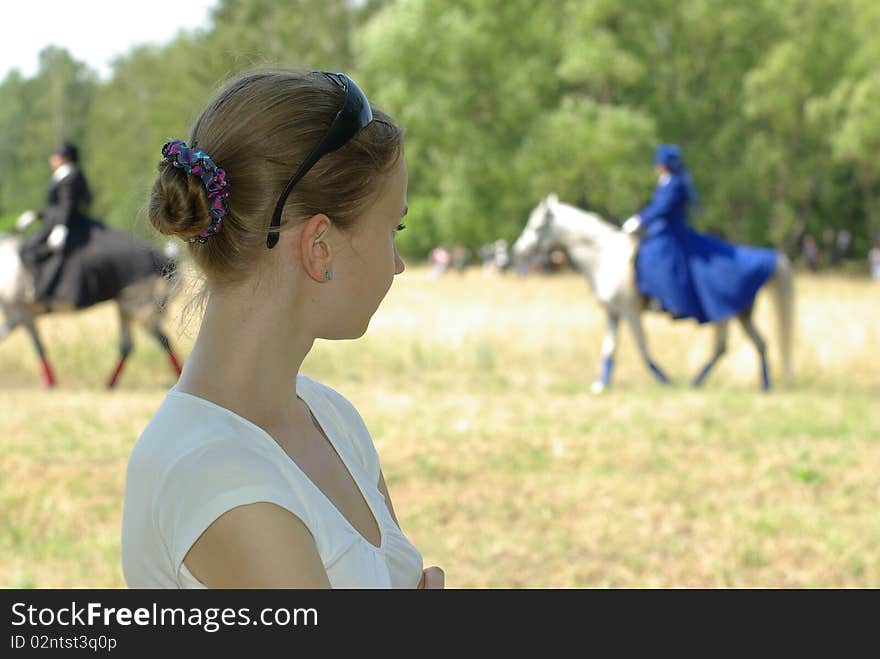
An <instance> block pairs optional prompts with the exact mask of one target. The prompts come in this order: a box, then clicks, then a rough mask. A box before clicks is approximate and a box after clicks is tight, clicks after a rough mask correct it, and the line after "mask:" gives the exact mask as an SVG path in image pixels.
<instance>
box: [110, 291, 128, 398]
mask: <svg viewBox="0 0 880 659" xmlns="http://www.w3.org/2000/svg"><path fill="white" fill-rule="evenodd" d="M117 309H118V310H119V363H118V364H116V368H115V369H114V371H113V374H112V375H111V376H110V379H109V380H107V388H108V389H112V388H113V387H115V386H116V381H117V380H118V379H119V374H120V373H122V367H123V366H124V365H125V360H126V359H127V358H128V355H129V354H130V353H131V350H132V348H133V347H134V341H133V340H132V337H131V316H130V315H129V313H128V311H126V309H125V308H124V307H123V306H122V305H121V304H118V305H117Z"/></svg>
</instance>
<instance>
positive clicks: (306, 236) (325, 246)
mask: <svg viewBox="0 0 880 659" xmlns="http://www.w3.org/2000/svg"><path fill="white" fill-rule="evenodd" d="M332 228H333V223H332V222H331V221H330V218H329V217H327V216H326V215H324V214H323V213H318V214H316V215H312V216H311V217H310V218H309V219H308V220H306V221H305V222H304V223H303V225H302V232H301V233H300V236H299V252H300V259H301V260H302V264H303V268H305V271H306V272H307V273H308V275H309V277H311V278H312V279H314V280H315V281H317V282H323V281H325V280H326V277H325V273H326V272H328V271H329V270H330V262H331V260H332V258H333V250H332V249H331V247H330V230H331V229H332Z"/></svg>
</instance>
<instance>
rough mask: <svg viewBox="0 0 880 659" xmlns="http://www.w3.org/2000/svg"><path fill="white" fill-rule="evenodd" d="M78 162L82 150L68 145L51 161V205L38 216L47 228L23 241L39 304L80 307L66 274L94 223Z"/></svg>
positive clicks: (87, 191)
mask: <svg viewBox="0 0 880 659" xmlns="http://www.w3.org/2000/svg"><path fill="white" fill-rule="evenodd" d="M78 162H79V152H78V149H77V148H76V146H75V145H73V144H70V143H68V142H63V143H62V144H61V145H59V147H58V148H57V149H56V150H55V152H54V153H53V154H52V156H51V157H50V158H49V164H50V165H51V167H52V170H53V173H52V181H51V183H50V185H49V193H48V205H47V206H46V208H45V209H44V210H43V211H42V212H40V213H39V214H38V217H39V219H40V220H42V223H43V226H42V227H41V228H40V229H39V230H38V231H37V232H36V233H34V234H32V235H30V236H28V237H27V238H25V240H24V241H23V242H22V246H21V258H22V261H23V262H24V264H25V266H26V267H27V268H28V269H29V270H30V271H31V273H32V274H33V276H34V297H35V300H36V301H38V302H55V303H60V304H66V305H76V297H77V291H76V288H77V286H76V283H75V282H70V283H69V284H65V283H64V277H63V271H64V267H65V265H66V263H67V262H68V261H69V260H70V257H71V255H72V254H73V253H75V252H76V251H77V250H78V249H79V248H80V247H82V246H83V245H85V244H86V243H87V242H88V239H89V232H90V229H91V224H92V223H93V220H90V219H89V217H88V215H86V212H87V209H88V206H89V204H90V203H91V201H92V194H91V192H90V190H89V185H88V183H87V181H86V178H85V176H84V175H83V173H82V170H80V168H79V166H78Z"/></svg>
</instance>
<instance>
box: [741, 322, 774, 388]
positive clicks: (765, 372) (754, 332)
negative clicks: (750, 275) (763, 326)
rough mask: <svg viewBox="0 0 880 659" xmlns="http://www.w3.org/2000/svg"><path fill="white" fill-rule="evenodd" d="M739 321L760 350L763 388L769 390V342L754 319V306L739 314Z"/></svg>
mask: <svg viewBox="0 0 880 659" xmlns="http://www.w3.org/2000/svg"><path fill="white" fill-rule="evenodd" d="M739 322H740V323H741V324H742V327H743V329H744V330H745V332H746V334H747V335H748V337H749V338H750V339H751V340H752V343H753V344H754V345H755V349H756V350H757V351H758V356H759V357H760V358H761V388H762V389H763V390H764V391H768V390H769V389H770V370H769V368H768V366H767V344H766V343H765V342H764V339H763V337H762V336H761V334H760V333H759V332H758V328H757V327H755V323H754V322H753V321H752V307H749V308H748V309H746V310H745V311H744V312H742V313H741V314H740V315H739Z"/></svg>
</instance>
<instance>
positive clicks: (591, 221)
mask: <svg viewBox="0 0 880 659" xmlns="http://www.w3.org/2000/svg"><path fill="white" fill-rule="evenodd" d="M555 245H562V246H563V247H565V249H566V250H567V252H568V254H569V257H570V258H571V260H572V262H573V263H574V265H575V266H576V267H577V268H578V270H580V272H581V273H583V274H584V275H585V276H586V278H587V282H588V283H589V285H590V288H591V289H592V291H593V293H594V294H595V296H596V299H597V300H598V301H599V303H600V304H601V305H602V306H603V307H604V308H605V311H606V313H607V314H608V321H607V326H606V330H605V337H604V339H603V341H602V368H601V372H600V375H599V379H598V380H596V382H594V383H593V385H592V391H593V392H594V393H600V392H601V391H603V390H604V389H605V388H606V387H607V386H608V385H609V384H610V383H611V373H612V370H613V367H614V352H615V349H616V348H617V330H618V326H619V324H620V319H621V318H623V319H624V320H626V322H627V323H628V324H629V327H630V329H631V330H632V333H633V336H634V337H635V340H636V343H637V344H638V346H639V352H640V353H641V355H642V359H643V360H644V362H645V364H646V365H647V367H648V368H649V369H650V370H651V372H652V373H653V374H654V376H655V377H656V378H657V379H658V380H659V381H660V382H663V383H667V382H669V378H667V377H666V374H665V373H664V372H663V370H662V369H661V368H660V367H659V366H658V365H657V363H656V362H655V361H654V360H653V359H652V358H651V354H650V352H649V351H648V343H647V341H646V339H645V333H644V330H643V329H642V320H641V314H642V312H643V311H644V310H645V309H646V308H648V306H649V305H648V302H649V301H648V300H647V299H646V298H645V297H644V296H643V295H642V294H641V293H639V291H638V290H637V288H636V279H635V254H636V249H637V247H638V240H637V239H636V238H635V237H633V236H631V235H630V234H627V233H624V232H623V231H621V230H620V229H618V228H617V227H616V226H614V225H613V224H610V223H609V222H606V221H605V220H603V219H602V218H601V217H599V216H598V215H596V214H595V213H588V212H585V211H582V210H580V209H579V208H576V207H574V206H570V205H568V204H564V203H561V202H560V201H559V199H558V198H557V197H556V195H553V194H551V195H548V196H547V197H545V198H544V199H542V200H541V202H540V203H539V204H538V205H537V206H536V207H535V208H534V210H533V211H532V212H531V214H530V215H529V220H528V222H527V223H526V226H525V229H523V232H522V234H521V235H520V237H519V238H518V239H517V241H516V243H515V244H514V246H513V254H514V258H515V259H517V260H518V261H519V262H522V260H523V259H528V258H531V257H532V256H534V255H535V254H539V253H546V252H547V251H548V250H550V249H551V248H552V247H553V246H555ZM767 284H772V286H773V289H774V291H775V293H776V295H775V300H776V309H777V316H778V326H779V346H780V349H781V353H782V363H783V368H784V372H785V377H786V379H787V380H788V379H790V378H791V335H792V323H793V316H794V278H793V275H792V269H791V264H790V262H789V260H788V258H787V257H786V256H785V255H784V254H782V253H779V254H778V256H777V258H776V270H775V272H774V274H773V276H772V277H771V278H770V279H769V280H768V282H767ZM737 318H738V319H739V321H740V323H741V324H742V327H743V329H744V330H745V332H746V334H747V335H748V337H749V339H751V341H752V343H753V344H754V346H755V349H756V350H757V351H758V355H759V357H760V363H761V384H762V386H763V388H764V389H769V388H770V373H769V369H768V366H767V350H766V343H765V342H764V339H763V338H762V337H761V335H760V333H759V332H758V330H757V328H756V327H755V324H754V322H753V320H752V307H749V308H748V309H745V310H743V311H742V312H741V313H740V314H739V315H738V316H737ZM714 326H715V349H714V352H713V354H712V357H711V358H710V359H709V361H708V362H707V363H706V365H705V366H703V368H702V369H701V370H700V372H699V373H698V374H697V376H696V377H695V378H694V380H693V382H692V385H693V386H695V387H697V386H700V385H701V384H702V383H703V382H704V381H705V379H706V376H708V375H709V372H710V371H711V370H712V368H713V367H714V366H715V365H716V364H717V363H718V360H719V359H720V358H721V356H722V355H723V354H724V353H725V351H726V350H727V335H728V321H727V320H723V321H720V322H717V323H714Z"/></svg>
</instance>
